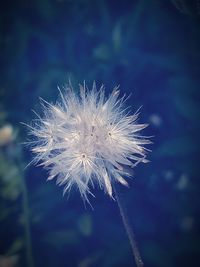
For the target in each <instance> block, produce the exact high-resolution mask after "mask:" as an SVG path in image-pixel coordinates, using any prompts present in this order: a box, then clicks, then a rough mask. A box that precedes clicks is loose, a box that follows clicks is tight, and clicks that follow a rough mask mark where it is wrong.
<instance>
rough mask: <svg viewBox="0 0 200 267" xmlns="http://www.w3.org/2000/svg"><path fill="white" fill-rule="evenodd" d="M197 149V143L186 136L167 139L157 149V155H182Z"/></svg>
mask: <svg viewBox="0 0 200 267" xmlns="http://www.w3.org/2000/svg"><path fill="white" fill-rule="evenodd" d="M197 151H198V145H197V144H196V143H195V142H194V141H193V140H192V138H189V137H187V136H185V137H179V138H176V139H172V140H168V141H166V142H165V143H164V144H162V145H161V146H160V147H159V148H158V150H157V151H155V152H154V154H155V155H157V156H164V157H167V156H169V157H182V156H186V155H189V154H191V153H194V152H197Z"/></svg>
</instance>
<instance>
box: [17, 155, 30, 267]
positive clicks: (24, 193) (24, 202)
mask: <svg viewBox="0 0 200 267" xmlns="http://www.w3.org/2000/svg"><path fill="white" fill-rule="evenodd" d="M21 160H22V159H20V158H19V156H18V157H16V159H15V162H16V165H17V166H18V169H19V171H20V174H21V187H22V210H23V214H24V230H25V233H24V234H25V244H26V260H27V266H28V267H34V261H33V254H32V240H31V229H30V220H29V218H30V214H29V204H28V191H27V186H26V181H25V176H24V173H23V171H22V170H23V167H22V163H21Z"/></svg>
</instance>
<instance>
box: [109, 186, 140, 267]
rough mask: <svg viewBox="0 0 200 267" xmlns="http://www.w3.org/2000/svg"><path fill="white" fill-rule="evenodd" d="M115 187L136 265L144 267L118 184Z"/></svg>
mask: <svg viewBox="0 0 200 267" xmlns="http://www.w3.org/2000/svg"><path fill="white" fill-rule="evenodd" d="M113 187H114V192H115V198H116V200H117V204H118V207H119V211H120V214H121V217H122V221H123V224H124V227H125V229H126V233H127V235H128V238H129V241H130V244H131V248H132V252H133V256H134V258H135V263H136V265H137V267H143V266H144V263H143V261H142V258H141V256H140V252H139V249H138V246H137V242H136V240H135V235H134V232H133V229H132V228H131V225H130V221H129V219H128V216H127V213H126V209H125V207H124V205H123V202H122V199H121V196H120V193H119V190H118V188H117V185H116V184H114V186H113Z"/></svg>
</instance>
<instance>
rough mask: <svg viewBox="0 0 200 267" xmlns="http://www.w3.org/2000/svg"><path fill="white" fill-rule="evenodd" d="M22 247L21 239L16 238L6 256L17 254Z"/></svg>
mask: <svg viewBox="0 0 200 267" xmlns="http://www.w3.org/2000/svg"><path fill="white" fill-rule="evenodd" d="M22 247H23V241H22V239H21V238H18V239H16V240H15V241H14V242H13V243H12V245H11V247H10V248H9V249H8V251H7V253H6V254H8V255H12V254H15V253H17V252H19V250H21V249H22Z"/></svg>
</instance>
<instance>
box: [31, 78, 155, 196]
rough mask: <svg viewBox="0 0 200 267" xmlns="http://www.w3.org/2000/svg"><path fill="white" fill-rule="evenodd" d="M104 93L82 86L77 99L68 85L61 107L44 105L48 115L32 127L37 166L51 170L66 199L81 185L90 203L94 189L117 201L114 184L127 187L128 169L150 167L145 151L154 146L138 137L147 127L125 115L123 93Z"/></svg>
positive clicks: (100, 90) (101, 89)
mask: <svg viewBox="0 0 200 267" xmlns="http://www.w3.org/2000/svg"><path fill="white" fill-rule="evenodd" d="M104 93H105V92H104V87H101V88H100V89H99V90H97V89H96V85H95V83H94V84H93V88H92V90H90V91H89V90H88V89H87V88H86V86H85V84H84V85H83V86H82V85H80V94H79V95H76V94H75V93H74V91H73V88H72V87H71V85H68V86H67V88H66V90H65V92H64V94H62V93H61V92H60V95H61V101H60V103H57V104H55V105H52V104H50V103H48V102H46V101H44V100H42V105H43V109H44V115H43V117H40V116H39V115H38V119H37V120H35V121H33V126H30V129H31V130H30V134H31V135H33V136H34V140H33V141H31V150H32V152H33V153H34V154H35V157H34V162H35V163H37V164H38V163H39V164H40V165H43V166H44V167H45V168H46V169H48V171H49V177H48V179H49V180H51V179H53V178H57V183H58V184H59V185H65V187H64V193H65V192H67V191H69V190H70V189H71V187H72V186H73V185H76V186H77V187H78V189H79V191H80V194H81V196H82V197H83V198H84V199H86V200H88V198H87V193H91V191H90V187H91V186H94V185H95V184H98V185H99V186H100V188H103V189H104V191H105V192H107V193H108V194H109V196H110V197H112V196H113V192H112V183H113V182H115V181H117V182H119V183H121V184H122V185H128V183H127V181H126V179H125V178H126V177H127V176H128V175H130V172H129V169H130V168H132V167H134V166H135V165H136V164H138V163H139V162H144V163H145V162H147V160H146V156H145V155H146V149H145V148H144V147H143V145H145V144H149V143H150V141H149V140H148V139H147V138H145V137H143V136H140V135H139V134H138V132H139V131H140V130H142V129H144V128H145V127H146V126H147V125H146V124H138V123H137V122H136V121H137V119H138V113H135V114H133V115H130V114H129V113H128V112H127V109H124V102H125V97H122V98H119V97H118V96H119V90H118V87H116V88H114V90H113V91H112V93H111V95H110V96H109V97H108V98H105V96H104Z"/></svg>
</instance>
